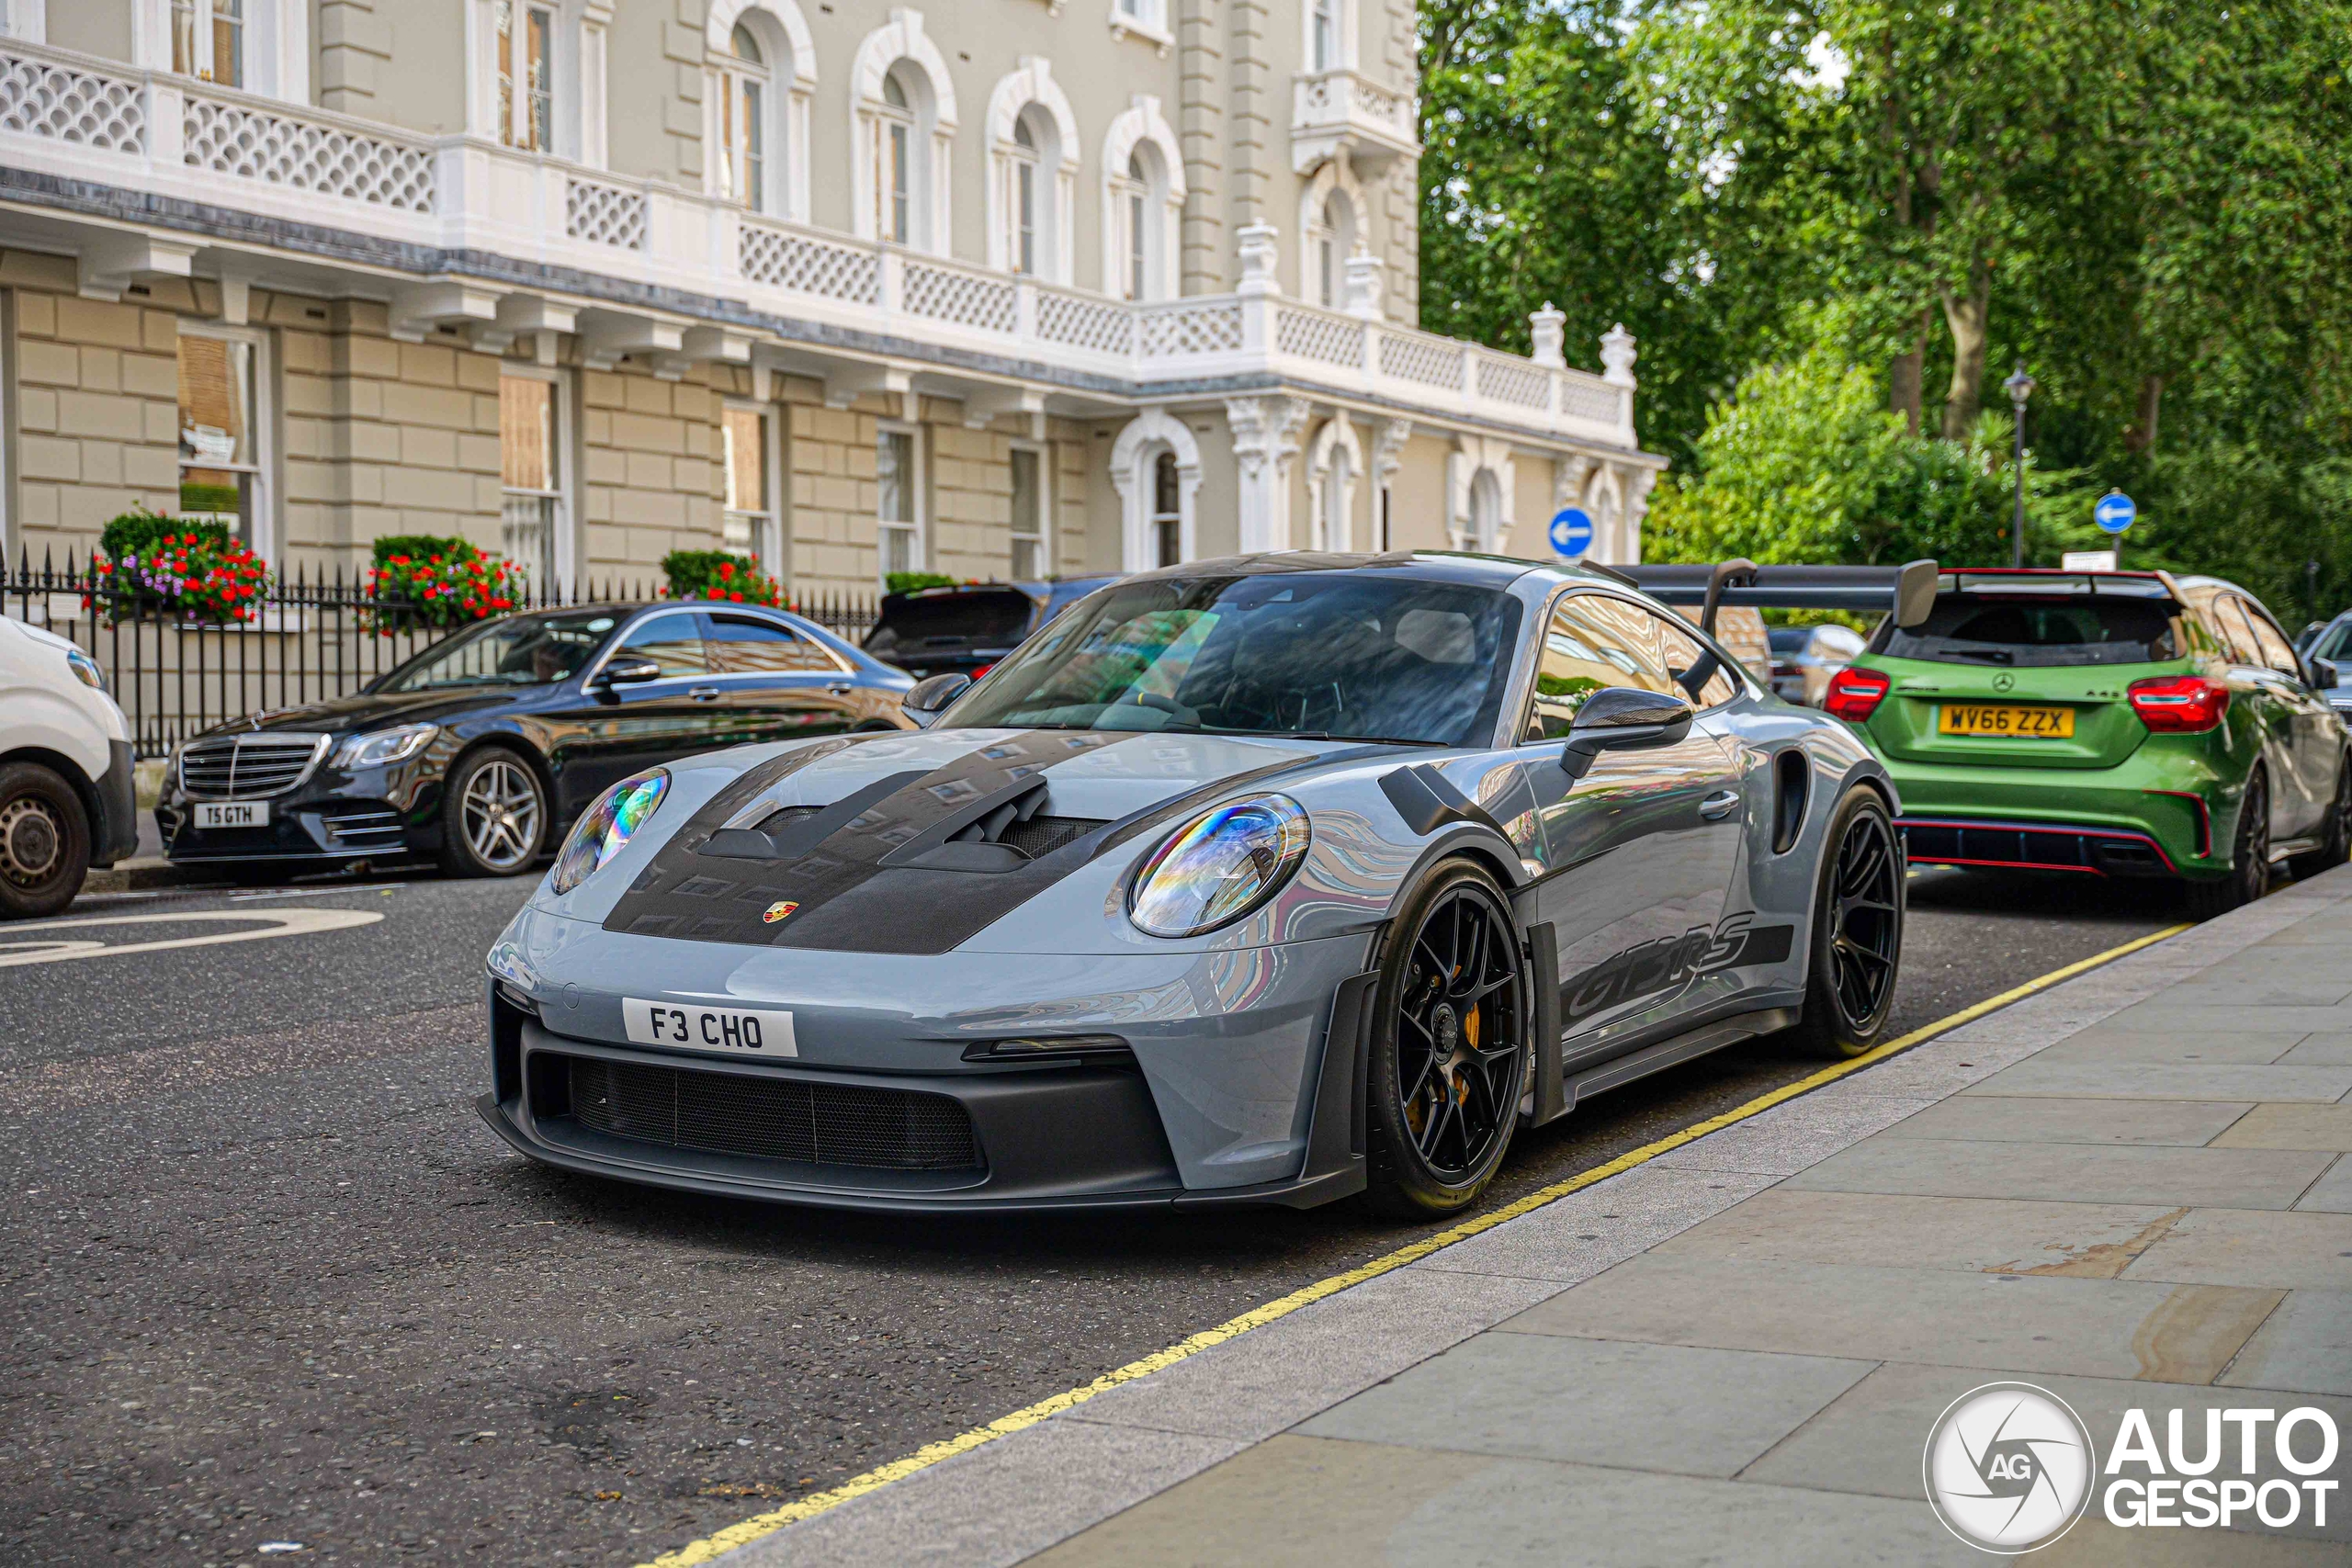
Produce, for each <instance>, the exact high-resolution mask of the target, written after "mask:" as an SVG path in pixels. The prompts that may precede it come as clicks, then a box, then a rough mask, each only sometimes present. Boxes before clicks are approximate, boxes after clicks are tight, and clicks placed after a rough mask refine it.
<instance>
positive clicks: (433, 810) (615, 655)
mask: <svg viewBox="0 0 2352 1568" xmlns="http://www.w3.org/2000/svg"><path fill="white" fill-rule="evenodd" d="M912 684H913V681H912V679H911V678H910V677H909V676H908V675H906V674H905V673H904V672H902V671H898V670H894V669H892V668H891V667H890V666H888V665H887V664H884V663H882V662H881V661H880V660H876V659H874V658H873V657H871V656H870V655H868V654H865V653H863V652H861V651H859V650H858V649H854V648H852V647H851V646H850V645H849V644H847V643H845V642H843V641H842V640H841V639H840V638H838V637H834V636H832V635H831V633H829V632H827V631H825V630H824V629H823V628H822V627H820V626H816V625H814V624H812V623H810V622H809V621H806V620H803V619H801V618H800V617H798V616H797V615H787V614H786V613H785V612H783V611H779V610H770V609H764V608H760V607H757V606H753V605H748V604H725V605H721V604H702V603H691V602H690V603H669V604H579V605H571V606H568V607H566V608H563V609H560V610H543V611H539V612H537V613H534V614H530V615H513V616H508V617H505V618H503V619H500V620H495V621H485V622H482V623H481V624H480V625H477V626H469V627H468V628H466V629H465V630H463V631H461V632H458V633H457V634H456V635H454V636H452V637H446V638H444V639H443V640H441V641H440V642H437V643H435V644H434V645H433V646H432V647H430V648H428V649H424V651H423V652H422V653H419V654H418V655H417V656H416V657H415V658H413V659H412V660H409V661H408V662H407V663H405V664H402V665H401V666H400V667H399V668H397V669H395V670H392V671H389V672H387V673H385V674H383V675H381V676H379V677H378V678H377V679H376V680H374V681H372V682H368V685H367V686H366V687H365V688H364V689H363V690H361V691H360V692H359V693H358V694H356V695H353V696H348V697H337V698H333V699H330V700H327V701H323V702H318V703H311V704H307V705H303V706H300V707H293V708H281V709H278V710H277V711H275V712H270V713H263V714H256V715H254V716H251V717H248V718H241V719H236V720H234V721H232V722H231V723H228V724H224V725H220V726H218V727H216V728H212V729H209V730H207V731H205V732H204V733H203V734H201V735H198V736H197V737H195V738H194V739H190V740H188V741H187V742H186V743H185V744H183V745H182V746H180V747H179V748H178V749H177V750H175V751H174V753H173V755H172V759H171V763H170V766H169V768H168V769H167V770H166V772H165V773H164V787H163V793H162V795H161V797H160V799H159V800H158V801H157V803H156V807H155V822H156V826H157V827H158V828H159V829H162V832H163V839H164V853H165V854H166V855H168V856H169V857H170V858H171V860H172V861H173V862H174V863H179V864H194V863H220V864H221V865H223V866H224V867H225V868H226V869H229V870H230V871H232V873H248V874H255V875H261V874H282V873H283V872H285V871H288V870H289V869H300V868H301V867H302V866H304V865H306V864H307V865H309V866H311V867H315V868H321V869H323V868H327V867H333V866H340V865H348V864H355V863H360V862H372V863H391V862H398V861H405V860H410V859H420V858H421V859H425V860H437V861H438V862H439V863H440V864H441V866H442V867H443V869H444V870H446V871H447V872H449V873H451V874H457V875H461V876H514V875H517V874H521V873H524V872H526V871H528V870H530V869H531V868H532V867H533V866H534V865H535V864H536V863H537V861H538V859H539V857H540V855H541V853H542V852H544V851H546V850H547V849H548V848H549V847H550V846H552V845H553V844H555V843H556V842H557V841H558V840H559V839H560V835H561V834H562V832H563V831H564V829H566V828H567V827H568V826H569V825H570V824H571V820H572V818H575V817H577V816H578V815H579V814H580V813H581V812H582V811H583V810H585V809H586V808H587V807H589V806H590V805H592V804H593V803H594V801H595V799H596V797H597V796H598V795H601V794H602V793H603V792H604V791H605V789H606V788H607V787H608V786H609V785H611V784H614V783H616V781H618V780H620V779H623V778H626V777H627V776H628V775H629V774H630V773H636V772H639V770H641V769H644V768H648V767H650V766H652V765H653V764H655V763H657V762H663V761H670V760H671V759H673V758H676V757H684V756H690V755H693V754H694V753H695V752H700V751H712V750H718V749H720V748H722V747H727V746H740V745H745V744H749V743H752V742H756V741H773V740H791V739H799V738H801V737H803V736H814V735H829V734H835V733H840V732H843V731H852V730H865V729H899V728H908V727H909V726H910V720H909V719H908V718H907V717H906V716H904V715H903V714H902V713H901V712H900V711H899V697H900V695H901V694H904V693H905V692H906V690H907V689H908V688H909V687H910V686H911V685H912Z"/></svg>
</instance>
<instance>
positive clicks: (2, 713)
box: [0, 618, 139, 920]
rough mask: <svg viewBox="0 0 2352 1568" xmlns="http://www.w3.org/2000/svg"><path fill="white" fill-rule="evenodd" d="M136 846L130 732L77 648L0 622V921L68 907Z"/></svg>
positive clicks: (88, 660)
mask: <svg viewBox="0 0 2352 1568" xmlns="http://www.w3.org/2000/svg"><path fill="white" fill-rule="evenodd" d="M138 845H139V816H138V797H137V792H136V790H135V788H134V786H133V784H132V780H131V766H130V726H129V725H128V724H126V723H124V722H123V717H122V709H120V708H119V707H117V706H116V705H115V701H114V699H113V698H112V697H110V696H108V695H107V678H106V676H105V675H104V674H102V673H100V671H99V670H98V666H97V663H96V660H92V659H91V658H90V656H89V655H88V654H86V653H84V652H83V651H82V650H81V649H78V648H76V647H74V645H73V644H72V643H70V642H68V641H66V640H65V639H64V638H63V637H58V636H56V635H54V634H53V633H51V632H46V631H43V630H41V629H40V627H38V626H27V625H26V624H25V623H24V622H22V621H15V620H8V619H6V618H0V920H6V919H25V918H27V917H28V916H34V915H50V914H54V913H56V912H57V911H58V910H60V909H62V908H65V906H66V905H68V904H70V903H72V902H73V901H74V895H75V894H76V893H79V892H80V891H81V890H82V879H83V877H84V876H85V875H86V874H88V872H89V869H90V867H92V866H94V865H100V866H106V865H112V864H113V863H115V862H117V861H119V860H121V859H122V858H123V857H125V856H126V855H129V854H130V852H132V851H133V850H135V849H136V848H138Z"/></svg>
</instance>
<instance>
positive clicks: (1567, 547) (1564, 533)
mask: <svg viewBox="0 0 2352 1568" xmlns="http://www.w3.org/2000/svg"><path fill="white" fill-rule="evenodd" d="M1552 548H1553V549H1554V550H1555V552H1557V553H1558V554H1560V555H1564V556H1566V557H1567V558H1569V559H1570V560H1574V559H1576V558H1577V557H1579V556H1581V555H1583V554H1584V553H1585V551H1587V550H1589V549H1590V548H1592V519H1591V518H1590V517H1589V516H1587V515H1586V514H1585V513H1584V512H1583V510H1582V509H1581V508H1578V507H1574V506H1564V507H1562V508H1560V510H1559V511H1557V512H1555V513H1552Z"/></svg>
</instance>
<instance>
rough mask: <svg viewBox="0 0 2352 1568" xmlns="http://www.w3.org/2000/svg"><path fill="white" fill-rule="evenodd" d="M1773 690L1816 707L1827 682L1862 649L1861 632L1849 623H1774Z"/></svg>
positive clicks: (1819, 702)
mask: <svg viewBox="0 0 2352 1568" xmlns="http://www.w3.org/2000/svg"><path fill="white" fill-rule="evenodd" d="M1766 636H1767V637H1768V638H1769V640H1770V643H1771V645H1772V690H1773V691H1774V692H1775V693H1776V694H1779V695H1781V696H1782V697H1785V698H1787V699H1788V700H1789V701H1790V702H1792V703H1803V704H1804V705H1805V706H1806V707H1809V708H1817V707H1819V706H1820V705H1821V702H1822V698H1823V697H1824V696H1826V694H1828V691H1829V682H1830V680H1831V678H1832V677H1833V676H1835V675H1836V674H1837V673H1838V671H1840V670H1843V669H1844V668H1846V666H1847V665H1849V664H1851V663H1852V662H1853V661H1854V659H1855V656H1856V655H1858V654H1860V652H1861V651H1862V644H1863V642H1864V641H1865V639H1864V637H1862V634H1861V633H1860V632H1858V631H1856V630H1854V629H1853V628H1852V627H1850V626H1835V625H1831V626H1774V627H1773V628H1772V629H1771V630H1770V632H1768V633H1767V634H1766Z"/></svg>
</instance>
